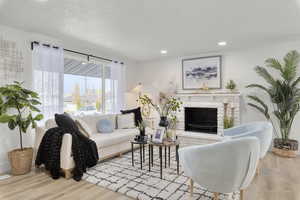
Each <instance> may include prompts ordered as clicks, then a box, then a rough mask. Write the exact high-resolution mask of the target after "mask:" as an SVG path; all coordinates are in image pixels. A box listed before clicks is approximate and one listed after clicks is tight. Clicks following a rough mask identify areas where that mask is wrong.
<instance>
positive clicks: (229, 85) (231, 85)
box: [226, 80, 236, 92]
mask: <svg viewBox="0 0 300 200" xmlns="http://www.w3.org/2000/svg"><path fill="white" fill-rule="evenodd" d="M226 89H228V90H230V91H231V92H234V91H235V89H236V84H235V82H234V81H233V80H230V81H229V82H228V83H227V85H226Z"/></svg>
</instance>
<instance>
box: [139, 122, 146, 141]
mask: <svg viewBox="0 0 300 200" xmlns="http://www.w3.org/2000/svg"><path fill="white" fill-rule="evenodd" d="M138 128H139V130H140V137H141V139H143V138H144V137H145V135H146V123H145V122H144V121H142V122H140V123H139V125H138Z"/></svg>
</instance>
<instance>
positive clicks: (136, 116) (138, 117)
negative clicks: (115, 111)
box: [120, 107, 143, 126]
mask: <svg viewBox="0 0 300 200" xmlns="http://www.w3.org/2000/svg"><path fill="white" fill-rule="evenodd" d="M120 112H121V113H122V114H128V113H133V114H134V122H135V125H136V126H138V124H139V122H141V121H143V118H142V113H141V108H140V107H138V108H134V109H130V110H121V111H120Z"/></svg>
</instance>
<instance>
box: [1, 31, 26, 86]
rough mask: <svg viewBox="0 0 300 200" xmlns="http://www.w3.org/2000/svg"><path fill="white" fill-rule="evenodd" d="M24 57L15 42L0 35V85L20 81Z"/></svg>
mask: <svg viewBox="0 0 300 200" xmlns="http://www.w3.org/2000/svg"><path fill="white" fill-rule="evenodd" d="M23 65H24V58H23V54H22V51H21V50H20V49H18V47H17V44H16V42H14V41H10V40H6V39H3V37H1V36H0V85H5V84H9V83H12V82H13V81H20V77H21V74H22V72H23V71H24V67H23Z"/></svg>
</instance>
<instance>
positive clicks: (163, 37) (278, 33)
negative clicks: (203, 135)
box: [0, 0, 300, 61]
mask: <svg viewBox="0 0 300 200" xmlns="http://www.w3.org/2000/svg"><path fill="white" fill-rule="evenodd" d="M38 1H39V0H0V24H4V25H8V26H13V27H17V28H22V29H24V30H27V31H33V32H38V33H41V34H46V35H49V36H53V37H57V38H59V39H62V40H64V39H66V40H67V39H68V40H70V39H71V40H78V41H84V42H86V43H92V44H93V45H95V46H98V47H101V48H106V49H110V50H113V51H115V52H117V53H118V54H121V55H124V56H126V57H128V58H130V59H134V60H140V61H144V60H152V59H159V58H160V57H161V55H160V50H161V49H167V50H168V56H186V55H193V54H199V53H202V52H208V51H218V50H220V49H221V48H225V49H232V48H240V47H245V46H249V45H256V44H262V43H265V42H268V43H270V42H273V41H279V40H286V39H294V38H298V36H299V35H300V25H299V19H300V9H299V1H297V0H185V1H184V0H48V1H46V2H38ZM40 1H41V0H40ZM222 40H225V41H227V43H228V45H227V46H226V47H218V46H217V42H218V41H222Z"/></svg>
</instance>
